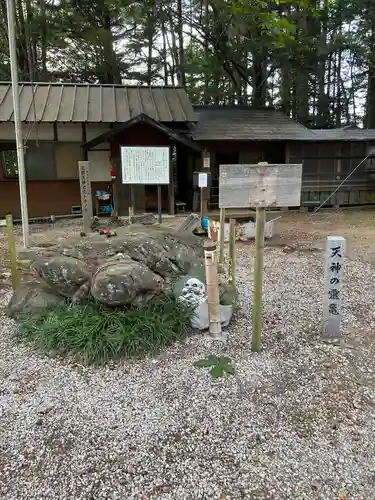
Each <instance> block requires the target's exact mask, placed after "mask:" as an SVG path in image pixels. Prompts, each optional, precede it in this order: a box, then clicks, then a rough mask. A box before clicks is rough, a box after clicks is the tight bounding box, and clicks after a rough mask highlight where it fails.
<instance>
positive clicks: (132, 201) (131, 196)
mask: <svg viewBox="0 0 375 500" xmlns="http://www.w3.org/2000/svg"><path fill="white" fill-rule="evenodd" d="M130 209H131V212H132V214H133V215H134V212H135V192H134V186H133V185H132V184H131V185H130Z"/></svg>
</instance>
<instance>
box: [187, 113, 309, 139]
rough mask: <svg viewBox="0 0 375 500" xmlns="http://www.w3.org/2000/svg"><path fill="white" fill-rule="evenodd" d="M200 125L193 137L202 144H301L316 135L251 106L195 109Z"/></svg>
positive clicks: (286, 119) (286, 117)
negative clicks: (276, 142) (244, 142)
mask: <svg viewBox="0 0 375 500" xmlns="http://www.w3.org/2000/svg"><path fill="white" fill-rule="evenodd" d="M194 110H195V112H196V114H197V116H198V123H197V125H196V127H195V129H193V132H192V136H193V138H194V139H196V140H200V141H215V140H222V141H236V140H237V141H285V140H290V141H301V140H309V139H310V140H311V138H312V137H313V136H314V135H313V132H312V131H311V130H309V129H307V128H306V127H304V126H303V125H301V124H300V123H298V122H296V121H294V120H292V119H291V118H289V117H288V116H286V115H285V114H283V113H281V112H280V111H275V110H274V109H271V108H270V109H254V108H251V107H247V106H231V107H229V106H228V107H217V108H214V107H204V106H202V107H200V106H196V107H195V108H194Z"/></svg>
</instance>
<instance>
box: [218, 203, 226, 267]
mask: <svg viewBox="0 0 375 500" xmlns="http://www.w3.org/2000/svg"><path fill="white" fill-rule="evenodd" d="M224 233H225V208H220V230H219V263H220V264H222V263H223V262H224Z"/></svg>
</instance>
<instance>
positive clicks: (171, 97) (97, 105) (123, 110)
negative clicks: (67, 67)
mask: <svg viewBox="0 0 375 500" xmlns="http://www.w3.org/2000/svg"><path fill="white" fill-rule="evenodd" d="M33 95H34V99H33ZM33 101H34V102H33ZM20 108H21V119H22V121H25V122H33V121H38V122H55V121H57V122H96V123H100V122H103V123H123V122H125V121H127V120H130V119H132V118H134V117H136V116H137V115H139V114H141V113H144V114H146V115H147V116H149V117H150V118H152V119H154V120H157V121H160V122H164V123H168V122H194V121H196V115H195V113H194V110H193V107H192V105H191V104H190V101H189V99H188V96H187V94H186V92H185V90H184V89H182V88H179V87H146V86H139V87H132V86H126V85H94V84H61V83H37V84H35V85H34V86H32V85H31V84H30V83H25V84H20ZM7 121H13V99H12V91H11V84H10V83H0V122H7Z"/></svg>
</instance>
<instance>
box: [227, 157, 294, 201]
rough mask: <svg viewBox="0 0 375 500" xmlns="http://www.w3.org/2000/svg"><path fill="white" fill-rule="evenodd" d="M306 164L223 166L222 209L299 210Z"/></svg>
mask: <svg viewBox="0 0 375 500" xmlns="http://www.w3.org/2000/svg"><path fill="white" fill-rule="evenodd" d="M301 182H302V165H292V164H267V163H258V164H256V165H220V177H219V207H220V208H251V207H255V208H257V207H258V208H261V207H263V208H266V207H297V206H300V203H301Z"/></svg>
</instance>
